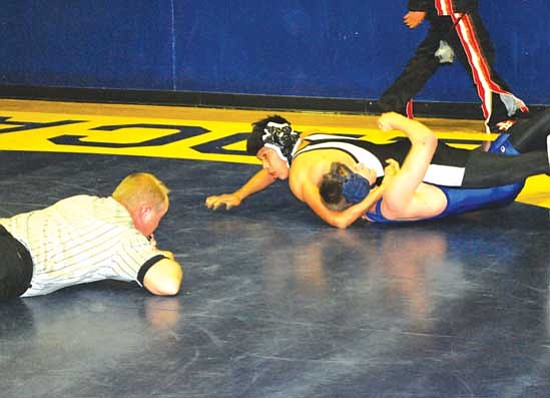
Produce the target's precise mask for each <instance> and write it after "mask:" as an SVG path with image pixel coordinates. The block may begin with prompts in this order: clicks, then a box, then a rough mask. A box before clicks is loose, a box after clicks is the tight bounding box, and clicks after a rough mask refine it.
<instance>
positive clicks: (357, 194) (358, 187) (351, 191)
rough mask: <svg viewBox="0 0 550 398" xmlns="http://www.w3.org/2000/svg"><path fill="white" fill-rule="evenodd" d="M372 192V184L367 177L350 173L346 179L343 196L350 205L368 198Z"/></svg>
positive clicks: (343, 185) (343, 184)
mask: <svg viewBox="0 0 550 398" xmlns="http://www.w3.org/2000/svg"><path fill="white" fill-rule="evenodd" d="M370 190H371V186H370V182H369V180H367V179H366V178H365V177H363V176H361V175H359V174H356V173H350V174H348V175H346V176H345V177H344V182H343V183H342V196H343V197H344V199H346V201H347V202H348V203H359V202H361V201H362V200H363V199H365V198H366V197H367V195H368V194H369V192H370Z"/></svg>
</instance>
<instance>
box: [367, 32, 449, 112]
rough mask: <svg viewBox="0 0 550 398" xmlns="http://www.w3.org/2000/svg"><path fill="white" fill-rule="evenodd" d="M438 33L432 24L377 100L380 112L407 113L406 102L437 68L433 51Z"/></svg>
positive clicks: (435, 49) (436, 43)
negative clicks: (401, 69) (392, 81)
mask: <svg viewBox="0 0 550 398" xmlns="http://www.w3.org/2000/svg"><path fill="white" fill-rule="evenodd" d="M439 37H440V34H439V32H437V29H435V28H434V27H433V26H431V27H430V31H429V32H428V35H427V36H426V38H425V39H424V41H423V42H422V43H420V45H419V46H418V48H417V49H416V51H415V53H414V55H413V56H412V58H411V59H410V60H409V62H408V63H407V65H406V66H405V69H404V70H403V72H402V73H401V74H400V75H399V77H398V78H397V79H396V80H395V82H394V83H393V84H392V85H391V86H390V87H389V88H388V89H387V90H386V91H385V92H384V93H383V94H382V96H381V97H380V99H379V100H378V102H377V104H378V108H379V110H380V111H381V112H390V111H393V112H398V113H401V114H407V112H406V106H407V102H409V100H410V99H411V98H413V97H414V96H415V95H416V94H417V93H418V92H419V91H420V90H421V89H422V87H424V85H425V84H426V82H427V81H428V80H429V79H430V77H432V76H433V74H434V73H435V72H436V71H437V69H438V68H439V65H440V63H439V60H438V59H437V58H436V57H435V55H434V54H435V52H436V51H437V49H438V48H439Z"/></svg>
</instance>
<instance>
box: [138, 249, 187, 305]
mask: <svg viewBox="0 0 550 398" xmlns="http://www.w3.org/2000/svg"><path fill="white" fill-rule="evenodd" d="M170 254H171V253H170ZM144 267H145V266H144ZM142 271H144V274H143V280H142V281H141V282H142V284H143V286H144V287H145V288H146V289H147V290H149V291H150V292H151V293H152V294H155V295H157V296H174V295H176V294H178V292H179V290H180V286H181V281H182V279H183V270H182V268H181V265H180V264H179V263H178V262H177V261H175V260H174V259H173V258H168V257H164V256H162V258H161V259H159V260H158V261H155V262H154V264H152V265H151V266H150V267H147V269H143V268H142Z"/></svg>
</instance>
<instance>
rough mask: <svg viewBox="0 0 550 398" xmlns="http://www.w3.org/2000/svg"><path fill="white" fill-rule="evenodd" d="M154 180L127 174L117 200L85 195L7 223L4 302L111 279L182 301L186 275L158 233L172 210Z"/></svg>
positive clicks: (1, 247)
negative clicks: (155, 235)
mask: <svg viewBox="0 0 550 398" xmlns="http://www.w3.org/2000/svg"><path fill="white" fill-rule="evenodd" d="M168 193H169V190H168V188H167V187H166V186H165V185H164V183H163V182H162V181H160V180H158V179H157V178H156V177H155V176H154V175H152V174H148V173H136V174H131V175H129V176H127V177H126V178H125V179H124V180H122V182H121V183H120V184H119V185H118V186H117V188H116V189H115V191H114V192H113V194H112V196H110V197H103V198H102V197H97V196H90V195H78V196H73V197H69V198H66V199H63V200H60V201H59V202H57V203H55V204H53V205H52V206H50V207H47V208H45V209H42V210H36V211H31V212H28V213H23V214H18V215H15V216H13V217H11V218H1V219H0V256H1V258H0V298H3V299H6V298H13V297H20V296H21V297H27V296H38V295H43V294H48V293H51V292H53V291H56V290H59V289H61V288H64V287H66V286H72V285H77V284H81V283H89V282H94V281H98V280H104V279H115V280H121V281H127V282H131V281H135V282H137V283H138V284H139V285H140V286H143V287H145V288H146V289H147V290H149V291H150V292H151V293H153V294H155V295H175V294H177V293H178V291H179V289H180V284H181V280H182V277H183V272H182V269H181V266H180V265H179V264H178V263H177V262H176V261H175V260H174V256H173V254H172V253H170V252H167V251H162V250H159V249H157V247H156V243H155V241H154V239H153V232H154V231H155V230H156V229H157V227H158V225H159V222H160V220H161V219H162V217H163V216H164V215H165V214H166V212H167V211H168V205H169V200H168Z"/></svg>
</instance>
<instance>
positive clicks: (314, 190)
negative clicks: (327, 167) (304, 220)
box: [301, 182, 384, 229]
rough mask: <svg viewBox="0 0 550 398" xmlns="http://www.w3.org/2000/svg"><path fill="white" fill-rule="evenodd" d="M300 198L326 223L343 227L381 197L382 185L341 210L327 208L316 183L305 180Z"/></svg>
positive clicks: (353, 220) (361, 214)
mask: <svg viewBox="0 0 550 398" xmlns="http://www.w3.org/2000/svg"><path fill="white" fill-rule="evenodd" d="M301 191H302V200H303V201H304V202H305V203H307V205H308V206H309V207H310V208H311V209H312V210H313V211H314V212H315V214H317V215H318V216H319V217H320V218H321V219H322V220H324V221H325V222H326V223H327V224H329V225H331V226H333V227H336V228H340V229H345V228H347V227H349V226H350V225H351V224H353V223H354V222H355V221H357V219H359V218H361V217H362V216H363V215H364V214H365V213H366V212H367V210H369V209H370V208H371V207H372V206H373V205H374V204H375V203H376V202H377V201H378V200H379V199H380V198H381V197H382V194H383V192H384V189H383V187H378V188H373V189H372V190H371V191H370V193H369V194H368V195H367V196H366V197H365V198H364V199H363V200H362V201H361V202H359V203H357V204H355V205H352V206H350V207H348V208H346V209H344V210H342V211H336V210H331V209H329V208H328V207H327V206H326V205H325V203H324V202H323V200H322V198H321V194H320V193H319V188H318V187H317V185H315V184H313V183H310V182H306V183H304V185H303V186H302V190H301Z"/></svg>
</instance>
